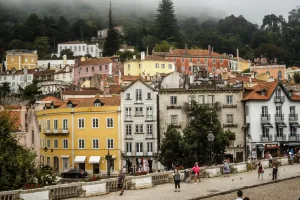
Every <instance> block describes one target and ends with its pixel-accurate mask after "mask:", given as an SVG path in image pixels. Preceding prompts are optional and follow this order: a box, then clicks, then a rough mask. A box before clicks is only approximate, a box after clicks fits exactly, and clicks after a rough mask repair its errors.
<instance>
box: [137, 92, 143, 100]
mask: <svg viewBox="0 0 300 200" xmlns="http://www.w3.org/2000/svg"><path fill="white" fill-rule="evenodd" d="M135 92H136V94H135V100H136V101H142V99H143V97H142V95H143V92H142V89H136V91H135Z"/></svg>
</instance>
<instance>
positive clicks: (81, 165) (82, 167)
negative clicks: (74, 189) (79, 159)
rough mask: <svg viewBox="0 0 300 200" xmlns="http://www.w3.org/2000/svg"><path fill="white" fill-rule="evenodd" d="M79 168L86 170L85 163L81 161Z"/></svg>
mask: <svg viewBox="0 0 300 200" xmlns="http://www.w3.org/2000/svg"><path fill="white" fill-rule="evenodd" d="M79 169H82V170H84V171H85V163H79Z"/></svg>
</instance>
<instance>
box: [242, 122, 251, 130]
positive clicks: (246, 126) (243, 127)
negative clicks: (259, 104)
mask: <svg viewBox="0 0 300 200" xmlns="http://www.w3.org/2000/svg"><path fill="white" fill-rule="evenodd" d="M249 125H250V123H246V124H244V126H242V129H246V128H248V127H249Z"/></svg>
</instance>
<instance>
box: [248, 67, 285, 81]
mask: <svg viewBox="0 0 300 200" xmlns="http://www.w3.org/2000/svg"><path fill="white" fill-rule="evenodd" d="M250 72H252V73H254V74H255V76H256V75H262V74H268V75H269V76H270V77H272V78H274V79H276V80H285V79H286V77H285V72H286V66H285V65H263V66H251V67H250Z"/></svg>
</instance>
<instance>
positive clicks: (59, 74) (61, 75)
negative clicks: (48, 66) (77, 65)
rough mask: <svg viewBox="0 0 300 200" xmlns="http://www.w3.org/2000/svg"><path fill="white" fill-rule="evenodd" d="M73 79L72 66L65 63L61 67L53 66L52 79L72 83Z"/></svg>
mask: <svg viewBox="0 0 300 200" xmlns="http://www.w3.org/2000/svg"><path fill="white" fill-rule="evenodd" d="M73 80H74V67H71V66H69V65H66V66H65V67H63V68H55V72H54V81H62V82H65V83H67V84H72V83H73Z"/></svg>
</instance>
